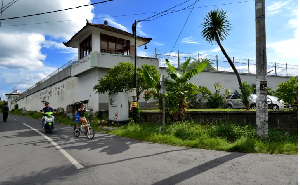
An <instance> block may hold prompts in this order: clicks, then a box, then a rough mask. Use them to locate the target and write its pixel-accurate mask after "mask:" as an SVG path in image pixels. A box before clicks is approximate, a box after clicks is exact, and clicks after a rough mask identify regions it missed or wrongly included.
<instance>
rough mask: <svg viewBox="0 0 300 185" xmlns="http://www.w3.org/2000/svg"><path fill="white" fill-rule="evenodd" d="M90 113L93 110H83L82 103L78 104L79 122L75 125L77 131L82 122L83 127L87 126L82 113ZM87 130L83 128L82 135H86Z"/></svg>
mask: <svg viewBox="0 0 300 185" xmlns="http://www.w3.org/2000/svg"><path fill="white" fill-rule="evenodd" d="M90 111H93V109H91V110H86V109H85V108H84V104H83V103H81V104H80V108H79V109H78V114H79V122H78V125H77V129H79V127H80V126H81V123H82V122H84V124H85V125H87V124H88V122H87V120H86V118H85V117H84V113H85V112H90ZM87 129H88V128H87V127H85V133H84V134H86V133H87Z"/></svg>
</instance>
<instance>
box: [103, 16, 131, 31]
mask: <svg viewBox="0 0 300 185" xmlns="http://www.w3.org/2000/svg"><path fill="white" fill-rule="evenodd" d="M101 17H105V18H102V19H103V20H106V21H107V22H108V25H111V26H112V27H115V28H119V29H121V30H123V31H126V32H128V33H131V31H129V29H128V28H126V27H125V26H123V25H122V24H120V23H117V21H116V20H115V19H114V18H113V17H111V16H109V15H101Z"/></svg>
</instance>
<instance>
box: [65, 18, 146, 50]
mask: <svg viewBox="0 0 300 185" xmlns="http://www.w3.org/2000/svg"><path fill="white" fill-rule="evenodd" d="M89 28H94V29H95V28H96V29H99V31H100V33H101V30H102V31H105V32H106V33H107V32H110V33H114V34H120V35H122V36H125V37H127V38H128V37H129V38H130V39H134V35H133V34H132V33H129V32H126V31H124V30H121V29H118V28H115V27H112V26H109V25H107V23H106V24H93V23H90V22H88V21H87V23H86V25H85V26H84V27H83V28H82V29H81V30H80V31H79V32H77V33H76V34H75V35H74V36H73V37H72V38H71V39H70V40H69V41H67V42H64V43H63V44H64V45H65V46H67V47H72V44H71V42H73V41H75V40H77V39H78V37H79V35H80V34H82V33H83V32H85V31H88V29H89ZM90 34H91V33H90ZM136 38H137V41H141V42H143V44H147V43H149V42H150V41H151V40H152V38H145V37H140V36H137V37H136ZM143 44H138V43H137V47H139V46H138V45H143Z"/></svg>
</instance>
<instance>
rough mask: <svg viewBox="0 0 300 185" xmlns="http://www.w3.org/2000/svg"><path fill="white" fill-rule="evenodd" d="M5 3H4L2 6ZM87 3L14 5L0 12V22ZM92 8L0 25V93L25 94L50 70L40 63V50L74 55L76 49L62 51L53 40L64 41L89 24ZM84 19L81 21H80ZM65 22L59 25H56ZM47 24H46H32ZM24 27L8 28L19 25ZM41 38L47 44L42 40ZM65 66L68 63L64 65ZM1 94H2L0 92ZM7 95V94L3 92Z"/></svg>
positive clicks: (32, 0) (29, 1)
mask: <svg viewBox="0 0 300 185" xmlns="http://www.w3.org/2000/svg"><path fill="white" fill-rule="evenodd" d="M7 3H8V1H7V0H5V1H4V4H7ZM89 3H90V0H80V1H61V0H51V1H48V0H39V1H36V0H26V1H18V2H16V3H15V4H14V5H13V6H11V7H10V8H8V9H7V10H6V11H5V12H3V15H2V18H9V17H16V16H22V15H28V14H33V13H40V12H47V11H53V10H58V9H64V8H70V7H76V6H79V5H84V4H89ZM93 8H94V7H93V6H88V7H83V8H78V9H73V10H67V11H62V12H57V13H51V14H45V15H40V16H32V17H28V18H21V19H14V20H5V21H2V22H1V23H2V27H1V29H0V74H1V75H0V83H1V89H2V90H3V89H6V91H7V90H8V89H15V88H17V89H18V90H25V89H24V88H27V87H29V86H32V85H34V84H35V83H36V82H38V81H39V80H41V79H43V78H44V77H46V76H47V75H49V74H50V73H52V72H53V71H54V70H56V66H55V64H51V66H53V67H51V66H49V65H50V64H47V65H46V63H45V62H44V61H45V59H46V57H47V56H46V55H45V54H44V53H42V51H41V49H42V48H43V47H44V48H47V49H55V50H59V51H60V52H62V53H70V54H72V55H73V56H75V55H77V54H76V53H77V49H72V48H66V47H65V46H64V45H63V44H62V43H58V42H56V41H53V39H56V40H61V42H63V41H67V40H69V39H70V38H71V37H72V36H73V35H74V34H75V33H77V32H78V31H79V30H80V29H81V28H82V27H83V26H85V24H86V19H88V20H89V21H91V20H92V18H93V17H94V14H93V12H92V10H93ZM83 18H84V19H83ZM63 20H73V21H65V22H63V23H59V22H57V21H63ZM43 22H51V23H49V24H35V23H43ZM22 24H27V25H26V26H12V25H22ZM45 36H47V37H50V38H51V39H50V40H45ZM65 62H66V63H67V62H68V61H65ZM1 93H2V92H1ZM4 93H7V92H4Z"/></svg>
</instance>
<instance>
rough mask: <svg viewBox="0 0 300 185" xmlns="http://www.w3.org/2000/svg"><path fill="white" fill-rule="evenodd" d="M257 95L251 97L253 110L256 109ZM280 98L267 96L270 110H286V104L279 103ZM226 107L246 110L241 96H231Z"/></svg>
mask: <svg viewBox="0 0 300 185" xmlns="http://www.w3.org/2000/svg"><path fill="white" fill-rule="evenodd" d="M256 97H257V96H256V94H251V95H250V97H249V104H250V108H251V109H255V108H256ZM278 99H279V98H277V97H275V96H270V95H267V101H268V109H273V110H279V109H284V108H285V107H286V104H285V103H284V102H283V101H282V100H280V101H278ZM224 104H225V107H226V108H229V109H230V108H231V109H232V108H233V109H245V108H246V107H245V105H244V104H243V103H242V99H241V94H231V95H229V96H227V98H226V100H225V103H224Z"/></svg>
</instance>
